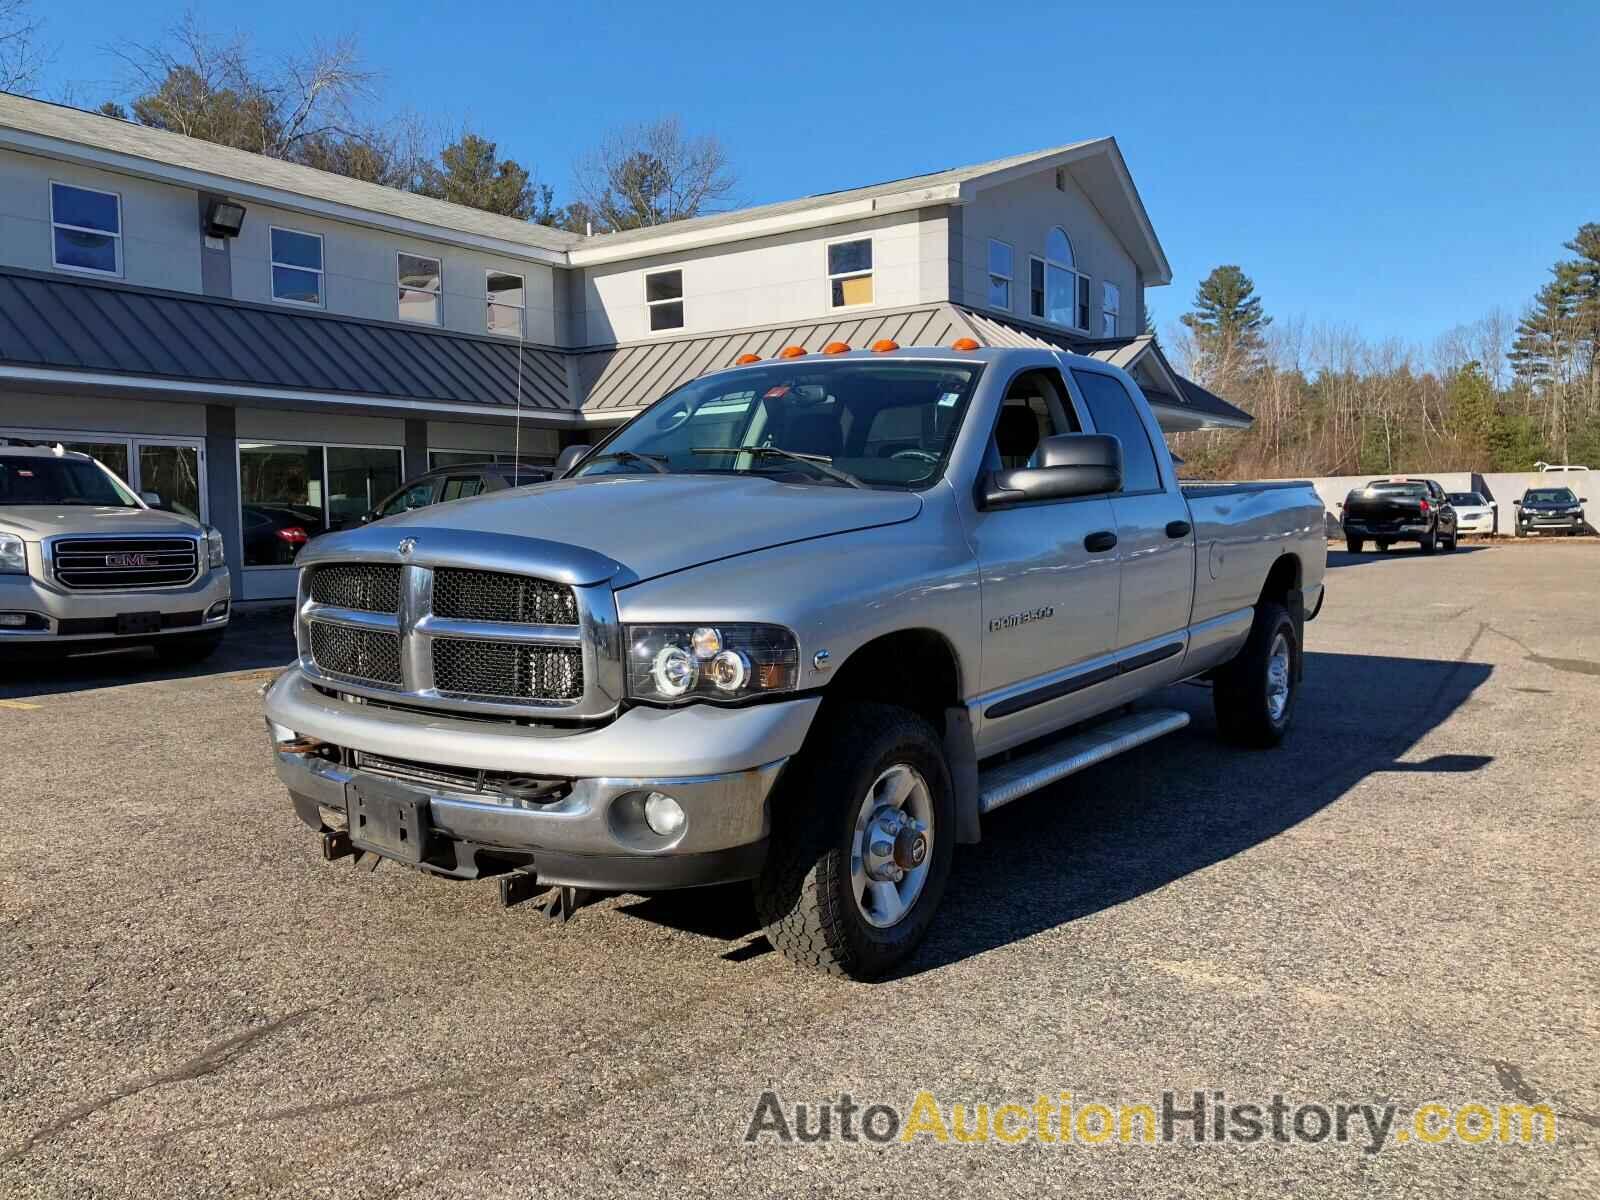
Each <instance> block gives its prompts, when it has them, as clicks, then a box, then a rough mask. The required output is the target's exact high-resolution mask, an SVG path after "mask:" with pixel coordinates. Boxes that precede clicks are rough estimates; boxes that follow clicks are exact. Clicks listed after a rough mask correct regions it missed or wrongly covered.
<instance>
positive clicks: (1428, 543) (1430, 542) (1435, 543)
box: [1422, 533, 1439, 554]
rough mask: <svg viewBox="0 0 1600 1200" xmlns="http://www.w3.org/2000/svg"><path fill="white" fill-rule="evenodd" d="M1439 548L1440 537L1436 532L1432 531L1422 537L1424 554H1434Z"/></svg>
mask: <svg viewBox="0 0 1600 1200" xmlns="http://www.w3.org/2000/svg"><path fill="white" fill-rule="evenodd" d="M1438 549H1439V539H1438V538H1437V537H1436V536H1435V535H1434V534H1431V533H1430V534H1429V535H1428V536H1427V537H1425V538H1423V539H1422V552H1423V553H1424V554H1433V553H1435V552H1436V551H1437V550H1438Z"/></svg>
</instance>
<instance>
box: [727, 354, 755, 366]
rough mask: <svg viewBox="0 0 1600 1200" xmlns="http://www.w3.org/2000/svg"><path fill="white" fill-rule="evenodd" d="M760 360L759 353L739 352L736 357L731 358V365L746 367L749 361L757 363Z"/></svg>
mask: <svg viewBox="0 0 1600 1200" xmlns="http://www.w3.org/2000/svg"><path fill="white" fill-rule="evenodd" d="M760 361H761V355H759V354H741V355H739V357H738V358H736V359H734V360H733V365H734V366H736V367H748V366H749V365H750V364H751V363H758V362H760Z"/></svg>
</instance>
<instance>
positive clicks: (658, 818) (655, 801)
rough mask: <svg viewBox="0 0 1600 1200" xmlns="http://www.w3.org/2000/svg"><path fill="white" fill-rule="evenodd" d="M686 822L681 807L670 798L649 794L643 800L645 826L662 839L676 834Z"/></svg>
mask: <svg viewBox="0 0 1600 1200" xmlns="http://www.w3.org/2000/svg"><path fill="white" fill-rule="evenodd" d="M686 820H688V818H687V817H686V816H685V815H684V812H683V806H682V805H681V804H679V803H678V802H677V801H676V800H674V799H673V798H672V797H671V796H668V795H665V794H663V793H661V792H651V793H650V794H649V795H648V796H646V797H645V798H644V821H645V824H646V825H648V826H650V828H651V829H652V830H654V831H655V832H656V833H659V834H660V835H661V836H662V837H671V836H673V834H675V833H678V832H679V831H680V830H682V829H683V825H684V822H685V821H686Z"/></svg>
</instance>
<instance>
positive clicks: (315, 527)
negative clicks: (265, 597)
mask: <svg viewBox="0 0 1600 1200" xmlns="http://www.w3.org/2000/svg"><path fill="white" fill-rule="evenodd" d="M241 516H242V517H243V518H244V526H243V529H242V531H241V532H242V533H243V535H244V561H245V565H246V566H249V567H268V566H283V565H287V564H288V563H292V562H293V561H294V556H295V555H296V554H298V553H300V547H301V546H304V545H305V544H306V543H307V542H308V541H310V540H311V539H312V538H314V537H316V536H317V534H319V533H321V532H322V517H321V516H320V515H318V514H317V513H316V511H315V510H308V509H303V508H293V507H291V506H289V505H287V504H246V505H245V506H244V508H243V510H242V512H241Z"/></svg>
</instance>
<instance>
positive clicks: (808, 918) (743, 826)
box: [266, 343, 1327, 977]
mask: <svg viewBox="0 0 1600 1200" xmlns="http://www.w3.org/2000/svg"><path fill="white" fill-rule="evenodd" d="M1326 549H1327V543H1326V539H1325V537H1324V534H1323V508H1322V502H1321V500H1320V499H1319V498H1318V497H1317V494H1316V492H1315V491H1313V490H1312V488H1311V486H1310V485H1309V484H1306V483H1286V484H1283V483H1270V484H1205V485H1187V484H1180V483H1179V481H1178V479H1177V476H1176V474H1175V472H1174V469H1173V464H1172V459H1171V457H1170V456H1169V455H1168V453H1167V449H1166V446H1165V443H1164V441H1163V439H1162V434H1161V430H1160V429H1159V428H1158V426H1157V424H1156V421H1155V418H1154V416H1153V415H1152V413H1151V411H1150V408H1149V406H1148V404H1147V403H1146V401H1145V398H1144V396H1143V394H1142V393H1141V392H1140V390H1139V387H1138V385H1137V384H1136V383H1135V382H1134V381H1133V380H1132V379H1131V378H1129V377H1128V376H1127V375H1126V374H1124V373H1123V372H1121V371H1119V370H1117V369H1116V368H1115V367H1111V366H1108V365H1107V364H1105V363H1102V362H1098V361H1095V360H1092V359H1088V358H1080V357H1076V356H1073V355H1068V354H1062V353H1056V352H1053V351H1047V350H1033V349H987V350H984V349H977V348H975V347H972V346H963V345H962V344H960V343H958V344H957V346H955V347H952V348H950V349H935V350H919V349H905V350H900V349H898V348H896V349H891V350H886V351H885V352H881V353H880V352H866V351H861V352H851V353H840V354H818V355H798V354H796V355H793V356H780V358H779V359H777V360H771V361H766V362H756V363H753V364H750V365H745V366H740V367H736V368H734V369H733V370H730V371H724V372H720V373H718V374H714V375H709V376H706V377H704V378H701V379H697V380H695V381H693V382H691V383H688V384H685V385H684V386H683V387H681V388H680V389H678V390H677V391H675V392H672V393H671V394H669V395H668V396H666V397H665V398H663V399H662V400H661V401H659V402H658V403H657V404H655V405H654V406H653V407H651V408H650V409H648V410H646V411H645V412H643V413H641V414H640V415H639V416H637V417H635V418H634V419H633V420H632V421H631V422H630V423H628V424H627V425H626V426H624V427H622V428H621V429H620V430H618V431H617V432H615V433H614V434H613V435H612V436H611V437H610V438H609V439H608V440H607V441H605V442H604V443H602V444H601V445H599V446H597V447H596V448H594V449H593V450H589V451H587V453H586V454H585V455H584V456H583V457H581V458H580V459H579V460H578V461H577V463H576V465H575V466H572V467H571V468H570V469H569V470H568V471H567V472H566V473H565V476H564V477H563V478H559V479H557V480H555V481H554V482H550V483H545V484H538V485H535V486H532V487H524V488H513V489H510V490H508V491H503V492H498V493H496V494H494V495H491V496H483V497H479V498H475V499H471V500H465V501H460V502H456V503H448V504H440V505H437V506H434V507H432V508H427V509H423V510H419V511H417V512H415V513H411V514H408V515H405V516H401V517H396V518H394V519H391V520H385V521H379V522H376V523H375V524H372V525H369V526H367V527H365V528H362V529H359V530H354V531H351V532H346V533H338V534H334V535H331V536H328V537H324V538H319V539H318V540H317V541H316V542H314V543H312V544H311V545H310V546H308V547H307V548H306V549H305V550H304V551H303V552H302V554H301V556H300V560H299V561H300V563H301V567H302V569H301V573H300V593H299V614H298V621H297V626H296V628H297V634H298V639H299V661H298V663H297V664H296V665H295V666H293V667H292V668H291V669H289V670H288V671H286V672H285V673H284V674H283V675H281V676H280V677H279V678H278V679H277V680H276V681H275V682H274V683H273V684H272V686H271V687H270V689H269V690H268V691H267V693H266V717H267V723H268V728H269V733H270V737H271V740H272V744H273V750H274V756H275V761H276V764H277V769H278V773H279V775H280V776H281V777H282V779H283V781H284V782H285V783H286V784H287V786H288V789H289V793H290V796H291V798H292V800H293V803H294V807H295V810H296V811H297V812H298V814H299V815H300V817H301V818H302V819H303V820H304V821H305V823H306V824H307V825H309V826H310V827H311V828H312V829H314V830H316V831H318V832H320V833H321V835H322V838H323V852H324V854H325V855H326V856H327V857H330V858H337V857H343V856H345V855H347V854H351V853H361V854H375V855H378V856H380V857H383V858H389V859H394V860H396V861H399V862H402V863H405V864H408V865H410V866H413V867H418V868H421V869H423V870H426V871H429V872H432V873H434V874H436V875H442V876H452V877H456V878H465V879H472V878H478V877H481V876H486V875H499V876H501V881H502V882H501V886H502V894H503V895H504V896H505V897H506V898H507V899H508V900H509V899H515V898H516V897H517V896H519V895H522V894H526V893H527V892H529V891H531V890H533V889H535V888H548V887H552V886H554V887H556V888H557V889H558V891H557V892H556V893H555V894H554V895H553V896H552V898H551V901H552V907H553V908H556V909H559V908H560V907H561V906H562V901H561V900H560V899H559V897H561V896H563V895H567V896H569V899H568V900H567V905H568V907H570V903H571V902H572V900H575V899H576V889H580V888H581V889H595V890H601V891H650V890H655V889H662V888H674V887H684V886H689V885H694V884H707V883H717V882H723V881H728V880H742V879H748V880H752V881H753V883H754V889H755V899H756V908H757V912H758V913H759V915H760V918H761V920H762V921H763V923H764V925H765V927H766V929H767V932H768V936H769V937H770V938H771V940H772V942H773V943H774V944H775V945H776V946H777V947H778V948H779V949H780V950H782V951H783V952H784V953H785V954H786V955H788V956H789V957H791V958H793V959H795V960H798V961H800V962H803V963H807V964H810V965H813V966H819V967H822V968H824V969H827V970H831V971H835V972H839V973H844V974H848V975H852V976H856V977H873V976H877V975H881V974H882V973H884V972H885V971H887V970H889V969H890V968H892V967H893V966H894V965H895V964H896V963H897V962H899V961H900V960H901V959H902V958H903V957H904V956H905V955H906V954H908V953H909V952H910V951H911V950H912V949H913V948H914V947H915V945H916V944H917V942H918V940H919V939H920V938H921V937H922V935H923V934H924V933H925V932H926V930H927V928H928V925H929V922H930V921H931V920H932V918H933V915H934V911H935V909H936V908H937V906H938V903H939V898H940V895H941V893H942V892H943V890H944V887H945V882H946V880H947V879H948V877H949V874H950V868H951V862H952V858H953V855H954V851H955V848H956V846H957V844H958V843H970V842H975V841H977V840H978V839H979V837H980V835H981V831H982V824H983V816H984V814H986V813H988V812H991V811H993V810H994V809H996V808H998V807H999V806H1000V805H1003V804H1006V803H1008V802H1010V801H1012V800H1014V799H1017V798H1018V797H1020V796H1023V795H1026V794H1028V793H1029V792H1032V791H1035V790H1037V789H1039V788H1041V787H1044V786H1045V785H1047V784H1049V783H1051V782H1053V781H1055V780H1058V779H1061V778H1063V777H1064V776H1066V775H1069V774H1071V773H1072V772H1074V771H1077V770H1080V769H1082V768H1084V767H1086V766H1088V765H1090V764H1092V763H1096V762H1099V761H1101V760H1103V759H1105V758H1108V757H1110V756H1112V755H1115V754H1119V753H1122V752H1123V751H1126V750H1130V749H1132V748H1134V747H1136V746H1140V745H1142V744H1144V743H1147V742H1149V741H1151V740H1153V739H1155V738H1157V737H1159V736H1161V735H1163V734H1166V733H1168V732H1171V731H1173V730H1176V729H1180V728H1182V727H1183V726H1184V725H1186V724H1187V723H1188V721H1189V715H1188V713H1187V712H1186V711H1184V710H1181V709H1174V708H1170V707H1161V706H1154V707H1152V706H1145V707H1135V706H1132V704H1133V702H1134V701H1137V700H1139V699H1140V698H1141V697H1145V696H1147V695H1148V694H1150V693H1152V692H1155V691H1158V690H1159V689H1161V688H1164V687H1166V686H1167V685H1169V684H1173V683H1177V682H1179V681H1180V680H1185V679H1194V678H1199V679H1204V680H1208V681H1210V682H1211V684H1212V694H1213V696H1214V701H1215V709H1216V723H1217V727H1218V730H1219V732H1220V733H1222V734H1223V735H1224V736H1225V737H1227V738H1229V739H1232V740H1235V741H1238V742H1243V743H1248V744H1252V745H1258V746H1270V745H1273V744H1275V743H1277V742H1278V740H1279V739H1281V738H1282V737H1283V735H1284V732H1285V730H1286V729H1287V728H1288V725H1289V722H1290V719H1291V717H1292V715H1293V712H1294V701H1295V695H1296V691H1297V685H1298V682H1299V678H1300V671H1301V645H1302V631H1303V627H1304V622H1305V621H1306V620H1307V619H1309V618H1310V617H1312V616H1315V614H1316V610H1317V609H1318V608H1320V606H1321V600H1322V575H1323V567H1324V563H1325V559H1326ZM1264 802H1265V801H1264ZM956 919H960V914H956Z"/></svg>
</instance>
